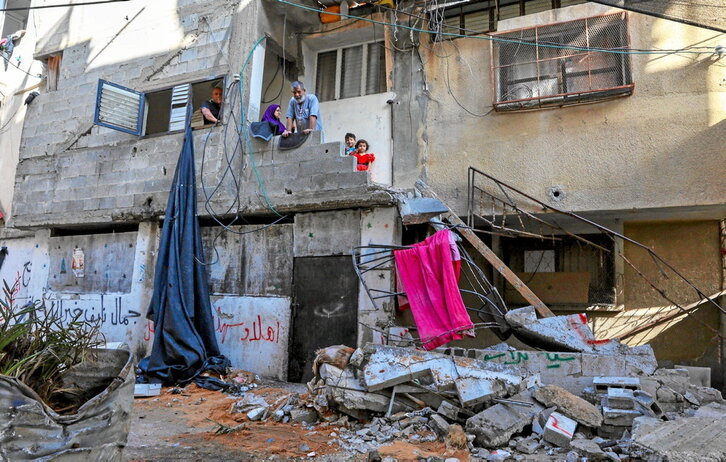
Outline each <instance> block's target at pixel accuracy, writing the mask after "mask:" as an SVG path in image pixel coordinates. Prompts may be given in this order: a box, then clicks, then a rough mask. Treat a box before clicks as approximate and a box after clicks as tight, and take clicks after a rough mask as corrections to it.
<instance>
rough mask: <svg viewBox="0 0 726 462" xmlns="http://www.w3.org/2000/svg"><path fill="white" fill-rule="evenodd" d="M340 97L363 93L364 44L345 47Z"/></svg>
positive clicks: (350, 96)
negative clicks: (361, 86) (361, 85)
mask: <svg viewBox="0 0 726 462" xmlns="http://www.w3.org/2000/svg"><path fill="white" fill-rule="evenodd" d="M342 66H343V67H342V69H341V71H342V72H341V82H340V97H341V98H353V97H355V96H360V95H361V92H360V90H361V88H360V82H361V76H362V75H363V46H357V47H351V48H345V49H343V64H342Z"/></svg>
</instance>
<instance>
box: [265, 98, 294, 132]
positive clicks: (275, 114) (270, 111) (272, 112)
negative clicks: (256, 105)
mask: <svg viewBox="0 0 726 462" xmlns="http://www.w3.org/2000/svg"><path fill="white" fill-rule="evenodd" d="M280 117H282V109H281V108H280V106H279V105H277V104H271V105H270V106H268V107H267V110H266V111H265V113H264V114H263V115H262V122H268V123H269V125H270V129H271V130H272V135H273V136H277V135H282V136H287V135H288V134H289V132H288V131H287V128H285V124H283V123H282V121H281V120H280Z"/></svg>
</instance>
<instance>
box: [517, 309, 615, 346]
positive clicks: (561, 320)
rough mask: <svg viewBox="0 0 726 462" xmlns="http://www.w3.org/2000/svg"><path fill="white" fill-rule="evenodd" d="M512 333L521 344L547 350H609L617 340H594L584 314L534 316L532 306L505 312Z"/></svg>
mask: <svg viewBox="0 0 726 462" xmlns="http://www.w3.org/2000/svg"><path fill="white" fill-rule="evenodd" d="M505 319H506V321H507V323H509V325H510V326H511V327H512V329H514V334H515V336H516V337H517V338H518V339H520V340H521V341H523V342H524V343H526V344H528V345H530V346H533V347H536V348H542V349H544V350H548V351H579V352H585V353H597V352H603V353H607V352H612V351H613V349H617V345H618V342H615V341H612V340H597V339H596V338H595V335H594V334H593V332H592V330H591V329H590V326H589V325H588V324H587V316H586V315H585V314H584V313H579V314H571V315H567V316H552V317H546V318H539V319H538V318H537V316H536V312H535V309H534V307H532V306H525V307H523V308H517V309H515V310H510V311H508V312H507V314H506V315H505Z"/></svg>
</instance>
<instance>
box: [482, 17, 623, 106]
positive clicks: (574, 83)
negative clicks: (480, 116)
mask: <svg viewBox="0 0 726 462" xmlns="http://www.w3.org/2000/svg"><path fill="white" fill-rule="evenodd" d="M495 36H496V37H498V38H501V39H505V40H506V41H494V42H492V68H493V71H494V86H495V88H494V96H495V101H494V107H495V108H496V110H497V111H512V110H520V109H536V108H539V107H548V106H565V105H570V104H579V103H584V102H591V101H597V100H602V99H608V98H612V97H616V96H626V95H630V94H632V92H633V83H632V79H631V75H630V60H629V57H628V55H627V54H625V53H609V52H599V51H588V50H587V49H590V48H595V49H606V50H619V49H622V48H627V47H628V46H629V44H628V34H627V20H626V15H625V13H616V14H611V15H605V16H597V17H593V18H587V19H580V20H576V21H568V22H563V23H559V24H553V25H548V26H541V27H533V28H529V29H521V30H517V31H512V32H507V33H502V34H496V35H495ZM530 43H531V45H530Z"/></svg>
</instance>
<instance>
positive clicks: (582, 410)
mask: <svg viewBox="0 0 726 462" xmlns="http://www.w3.org/2000/svg"><path fill="white" fill-rule="evenodd" d="M532 396H533V397H534V399H536V400H537V401H539V402H540V403H542V404H544V405H545V406H547V407H551V406H554V407H556V408H557V411H558V412H559V413H561V414H563V415H565V416H567V417H570V418H571V419H573V420H576V421H577V422H579V423H581V424H583V425H587V426H588V427H599V426H600V425H601V424H602V421H603V417H602V414H601V413H600V411H598V409H597V408H596V407H595V406H593V405H592V404H590V403H588V402H587V401H585V400H584V399H582V398H580V397H578V396H575V395H573V394H572V393H570V392H568V391H567V390H565V389H564V388H561V387H558V386H556V385H545V386H543V387H539V388H537V389H536V390H535V391H534V392H533V393H532Z"/></svg>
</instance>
